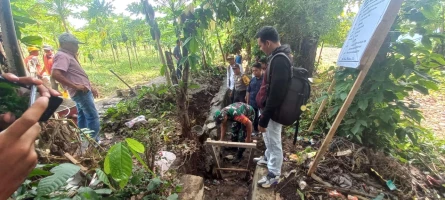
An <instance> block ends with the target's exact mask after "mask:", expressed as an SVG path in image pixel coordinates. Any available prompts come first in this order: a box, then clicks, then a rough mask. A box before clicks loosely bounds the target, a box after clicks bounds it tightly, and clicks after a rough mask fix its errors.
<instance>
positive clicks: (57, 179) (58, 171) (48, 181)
mask: <svg viewBox="0 0 445 200" xmlns="http://www.w3.org/2000/svg"><path fill="white" fill-rule="evenodd" d="M79 170H80V167H79V166H77V165H73V164H70V163H63V164H60V165H59V166H56V167H54V168H53V169H51V172H52V173H53V175H51V176H48V177H45V178H43V179H42V180H40V182H39V185H38V186H37V196H38V197H41V196H44V195H49V194H50V193H52V192H54V191H56V190H57V189H59V188H60V187H62V186H63V185H65V184H66V181H67V180H68V179H69V178H70V177H72V176H73V175H74V174H76V173H77V172H79Z"/></svg>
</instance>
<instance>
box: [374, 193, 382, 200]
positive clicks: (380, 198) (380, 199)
mask: <svg viewBox="0 0 445 200" xmlns="http://www.w3.org/2000/svg"><path fill="white" fill-rule="evenodd" d="M383 198H385V194H383V193H380V194H379V196H377V197H375V198H374V199H372V200H383Z"/></svg>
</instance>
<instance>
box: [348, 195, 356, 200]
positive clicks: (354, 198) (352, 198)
mask: <svg viewBox="0 0 445 200" xmlns="http://www.w3.org/2000/svg"><path fill="white" fill-rule="evenodd" d="M348 200H358V198H357V197H356V196H352V195H348Z"/></svg>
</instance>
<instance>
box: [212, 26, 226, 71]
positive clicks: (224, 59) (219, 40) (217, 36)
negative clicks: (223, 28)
mask: <svg viewBox="0 0 445 200" xmlns="http://www.w3.org/2000/svg"><path fill="white" fill-rule="evenodd" d="M215 30H216V38H218V44H219V50H221V55H222V58H223V62H224V63H226V56H225V55H224V51H223V48H222V45H221V39H220V38H219V31H218V25H216V26H215Z"/></svg>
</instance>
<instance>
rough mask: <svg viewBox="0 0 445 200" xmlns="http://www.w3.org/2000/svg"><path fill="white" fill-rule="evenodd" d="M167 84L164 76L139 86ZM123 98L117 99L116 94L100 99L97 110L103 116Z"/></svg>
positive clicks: (97, 102)
mask: <svg viewBox="0 0 445 200" xmlns="http://www.w3.org/2000/svg"><path fill="white" fill-rule="evenodd" d="M164 83H166V79H165V77H164V76H159V77H156V78H154V79H152V80H150V81H148V82H146V83H143V84H138V85H142V86H151V85H153V84H154V85H159V84H164ZM122 99H123V98H122V97H117V95H116V94H114V95H113V96H111V97H106V98H103V99H99V100H97V101H96V102H95V104H96V108H97V110H98V112H99V115H102V114H103V113H104V112H105V111H106V110H107V109H108V108H109V107H111V106H114V105H116V104H117V103H119V101H121V100H122Z"/></svg>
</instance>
